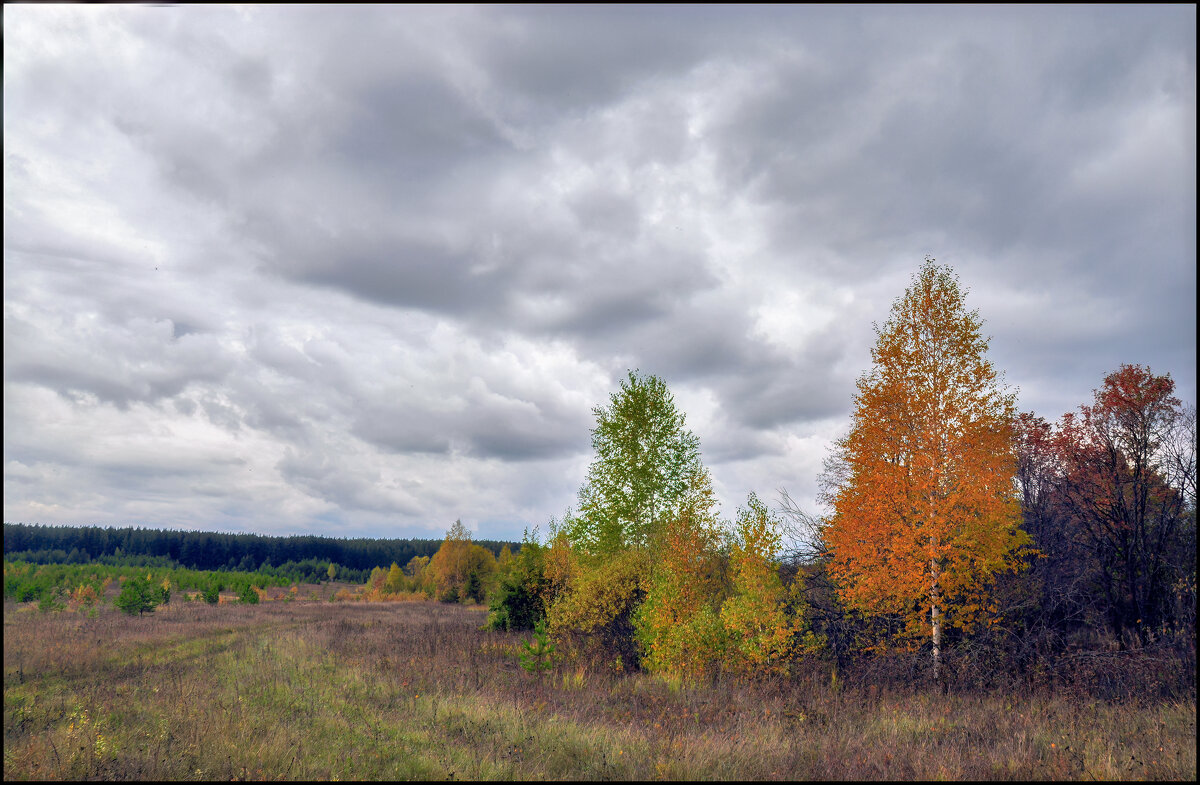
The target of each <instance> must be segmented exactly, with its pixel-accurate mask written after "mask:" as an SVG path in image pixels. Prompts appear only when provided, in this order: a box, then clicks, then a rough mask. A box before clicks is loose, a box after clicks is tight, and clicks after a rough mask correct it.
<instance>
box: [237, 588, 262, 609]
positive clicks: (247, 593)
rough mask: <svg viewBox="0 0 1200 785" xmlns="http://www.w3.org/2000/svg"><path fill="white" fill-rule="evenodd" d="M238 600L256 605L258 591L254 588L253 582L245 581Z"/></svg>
mask: <svg viewBox="0 0 1200 785" xmlns="http://www.w3.org/2000/svg"><path fill="white" fill-rule="evenodd" d="M238 600H239V601H240V602H244V603H246V604H247V605H258V591H256V590H255V588H254V584H252V583H247V584H246V585H245V586H244V587H243V588H242V592H241V594H240V595H238Z"/></svg>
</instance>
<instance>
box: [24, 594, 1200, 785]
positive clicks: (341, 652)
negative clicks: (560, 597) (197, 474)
mask: <svg viewBox="0 0 1200 785" xmlns="http://www.w3.org/2000/svg"><path fill="white" fill-rule="evenodd" d="M305 596H306V593H305V592H301V594H300V595H299V600H298V601H295V602H265V603H261V604H259V605H241V604H222V605H216V606H208V605H205V604H203V603H179V602H177V603H172V604H171V605H169V606H165V607H161V608H160V609H159V610H158V612H156V613H154V614H153V615H151V616H146V617H142V618H137V617H130V616H126V615H124V614H122V613H119V612H117V611H116V610H114V609H113V608H112V607H111V606H102V607H101V608H100V610H99V613H98V614H97V615H96V616H94V617H89V616H88V615H87V614H85V613H82V612H73V611H65V612H58V613H40V612H38V611H37V610H36V609H35V608H34V606H33V605H32V604H30V605H26V606H18V605H16V604H14V603H12V602H8V603H6V604H5V607H4V779H5V780H22V779H40V780H67V779H71V780H74V779H106V780H117V779H137V780H156V779H164V780H189V779H194V780H214V779H222V780H233V779H254V780H277V779H284V780H333V779H342V780H351V779H355V780H393V779H470V780H479V779H488V780H491V779H499V780H505V779H519V780H523V779H588V780H595V779H626V780H633V779H714V780H715V779H726V780H768V779H782V780H795V779H898V780H910V779H955V780H958V779H1105V780H1108V779H1139V780H1140V779H1167V780H1170V779H1177V780H1194V779H1195V776H1196V704H1195V698H1194V693H1193V696H1192V697H1191V698H1190V699H1186V700H1178V699H1172V700H1158V699H1153V700H1151V699H1145V700H1136V699H1132V698H1131V699H1130V700H1125V701H1120V702H1114V701H1103V700H1099V699H1094V698H1084V697H1079V696H1073V697H1066V696H1056V695H1053V694H1037V693H1033V694H1027V695H1021V696H1015V695H1005V694H991V693H970V694H955V693H953V692H952V693H951V694H948V695H942V694H936V693H931V692H930V691H928V690H927V689H921V688H916V687H905V688H888V687H884V688H880V687H879V686H878V685H875V684H855V683H848V684H844V683H840V682H838V681H836V680H833V679H831V674H830V670H829V668H828V666H818V665H814V667H813V668H811V669H810V670H809V671H808V672H807V673H806V675H804V676H801V677H793V678H790V679H786V680H784V679H780V680H776V681H770V682H760V683H744V682H735V681H729V682H717V683H715V684H709V685H705V686H703V687H697V688H686V687H685V688H682V689H672V688H671V687H670V686H668V685H666V684H664V683H663V682H662V681H660V680H657V679H654V678H652V677H649V676H646V675H644V674H624V673H618V672H616V671H615V670H614V669H612V668H611V667H607V666H604V665H602V664H597V663H585V662H562V663H560V664H559V665H558V666H557V667H556V669H555V670H553V671H551V672H550V673H548V674H546V675H545V676H544V677H543V678H541V679H539V677H538V676H535V675H532V674H530V673H527V672H526V671H524V670H523V669H522V668H521V667H520V665H519V664H518V661H517V658H516V651H517V648H518V646H519V645H520V643H521V641H523V640H525V639H526V638H527V637H528V636H522V635H518V634H509V633H499V632H491V631H483V630H481V629H480V625H481V624H482V623H483V620H484V618H485V611H484V609H482V608H479V607H475V608H471V607H463V606H458V605H442V604H437V603H415V602H408V603H330V602H316V601H311V602H309V601H305ZM1134 697H1136V696H1134Z"/></svg>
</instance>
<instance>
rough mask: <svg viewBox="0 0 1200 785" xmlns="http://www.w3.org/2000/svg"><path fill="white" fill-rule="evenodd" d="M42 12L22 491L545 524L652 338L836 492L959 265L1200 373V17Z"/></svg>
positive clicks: (32, 116)
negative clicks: (876, 403)
mask: <svg viewBox="0 0 1200 785" xmlns="http://www.w3.org/2000/svg"><path fill="white" fill-rule="evenodd" d="M5 17H6V19H5V21H6V31H5V32H6V36H5V39H6V40H5V44H6V46H5V55H4V57H5V63H4V66H5V89H4V117H5V120H4V136H5V153H4V155H5V161H4V189H5V207H4V374H5V375H4V385H5V387H4V461H5V480H4V482H5V493H4V507H5V510H4V513H5V520H9V521H26V522H41V523H70V524H88V523H99V524H121V525H127V524H140V525H147V526H157V527H181V528H196V529H220V530H230V531H256V532H263V533H275V534H283V533H301V532H319V533H325V534H332V535H335V536H351V535H354V536H358V535H366V536H438V535H440V534H441V533H442V532H444V531H445V529H446V528H447V527H448V525H449V524H450V523H451V522H453V521H454V520H455V519H456V518H461V519H462V520H463V521H464V523H466V524H467V525H468V526H470V527H471V528H474V529H476V530H477V531H479V532H480V534H481V535H482V536H488V537H500V538H519V537H520V535H521V532H522V530H523V528H524V527H525V526H527V525H528V526H532V525H534V524H544V523H545V521H546V520H547V519H548V518H549V517H550V516H552V515H560V514H561V513H562V512H563V510H564V509H565V508H566V507H567V506H569V505H571V504H572V503H573V502H574V499H575V492H576V491H577V489H578V487H579V485H580V483H581V482H582V480H583V478H584V475H585V472H586V468H587V464H588V462H589V459H590V436H589V429H590V427H591V426H592V424H593V417H592V414H591V409H592V407H594V406H597V405H603V404H605V403H606V402H607V400H608V396H609V395H610V394H611V393H612V392H613V391H614V390H615V389H616V385H617V380H618V379H619V378H621V377H622V376H623V375H624V373H625V371H626V369H629V368H640V369H641V370H643V371H646V372H651V373H656V374H658V375H660V376H662V377H664V378H665V379H666V380H667V382H668V384H669V385H670V387H671V389H672V390H673V391H674V392H675V394H676V397H677V401H678V403H679V404H680V406H681V407H682V408H683V409H684V411H685V412H686V413H687V416H688V424H689V425H690V426H691V427H692V429H693V430H695V431H696V433H697V434H698V435H699V436H700V439H701V445H702V449H703V452H704V457H705V460H706V462H707V463H708V465H709V466H710V468H711V469H712V470H713V474H714V479H715V484H716V487H717V489H718V492H719V495H720V497H721V500H722V503H723V508H724V512H725V514H726V515H732V514H733V511H734V508H735V507H736V505H737V504H739V503H741V502H743V501H744V499H745V496H746V494H747V493H748V492H750V491H756V492H758V493H759V494H760V495H762V496H764V497H765V498H772V497H774V495H775V491H776V489H778V488H780V487H786V488H788V490H789V492H791V494H792V495H793V496H794V497H796V498H797V499H801V500H805V501H808V502H809V503H811V501H812V499H813V496H814V494H815V489H816V480H817V475H818V474H819V472H820V467H821V461H822V459H823V457H824V455H825V451H826V449H827V447H828V444H829V442H830V440H831V439H832V438H834V437H835V436H836V435H837V434H839V433H840V432H841V431H842V430H843V429H844V428H845V427H846V425H847V423H848V417H849V413H850V409H851V404H852V401H851V396H852V393H853V389H854V380H855V378H856V377H857V376H858V375H859V374H861V373H862V372H864V371H865V370H866V369H867V367H868V366H869V363H870V356H869V348H870V345H871V343H872V341H873V338H874V336H873V333H872V331H871V327H872V323H876V322H877V323H882V322H883V321H884V320H885V319H886V318H887V315H888V309H889V307H890V304H891V302H892V301H893V300H894V299H895V298H897V297H898V296H900V295H901V294H902V293H903V291H904V288H905V286H906V285H907V284H908V282H909V279H910V276H911V275H912V274H913V272H915V270H916V268H917V267H918V265H919V264H920V262H921V261H922V259H923V258H924V257H925V255H926V254H930V255H933V256H935V257H937V258H938V259H939V261H941V262H944V263H948V264H950V265H952V266H953V267H954V269H955V270H956V271H957V272H958V274H959V276H960V279H961V281H962V283H963V284H964V285H965V286H966V287H967V288H968V289H969V290H970V295H969V298H968V302H969V304H970V305H971V306H972V307H975V308H978V309H979V311H980V315H981V316H982V317H983V319H984V321H985V324H986V329H987V330H988V332H989V334H991V335H992V336H993V342H992V352H993V354H992V359H993V360H994V361H995V362H996V364H997V366H998V367H1000V368H1002V369H1004V370H1005V372H1006V380H1007V382H1008V383H1009V384H1010V385H1012V386H1014V387H1018V388H1019V389H1020V405H1021V408H1022V409H1025V410H1034V411H1036V412H1038V413H1039V414H1042V415H1043V416H1046V417H1047V418H1050V419H1054V418H1057V417H1058V416H1059V415H1060V414H1062V413H1063V412H1064V411H1067V410H1071V409H1074V408H1075V407H1076V406H1078V405H1079V404H1081V403H1085V402H1087V400H1088V399H1089V398H1090V393H1091V390H1092V389H1093V388H1095V387H1097V386H1098V385H1099V384H1100V383H1101V381H1102V379H1103V376H1104V375H1105V374H1106V373H1107V372H1109V371H1111V370H1114V369H1115V368H1116V367H1117V366H1118V365H1119V364H1121V363H1125V362H1136V363H1142V364H1148V365H1150V366H1151V368H1152V369H1153V370H1155V371H1156V372H1159V373H1165V372H1169V373H1171V374H1172V376H1173V377H1174V378H1175V380H1176V382H1177V384H1178V388H1179V389H1178V391H1179V393H1180V395H1181V397H1183V398H1185V399H1186V400H1189V401H1194V400H1195V376H1196V366H1195V358H1196V350H1195V347H1196V344H1195V338H1194V336H1195V334H1196V224H1195V215H1196V181H1195V172H1196V143H1195V139H1196V128H1195V119H1196V35H1195V30H1196V25H1195V22H1196V19H1195V8H1194V7H1187V6H1169V7H1152V8H1140V7H1138V8H1134V7H1070V6H1067V7H1052V8H1017V7H1013V8H983V7H975V8H957V9H949V10H946V9H941V8H938V9H932V8H928V9H926V8H905V7H882V8H831V7H803V6H798V7H756V8H752V9H750V10H742V9H740V8H734V7H726V6H717V7H708V6H699V7H691V8H689V7H666V8H663V7H559V8H541V7H503V6H501V7H452V8H442V7H355V8H352V9H344V8H342V7H340V6H339V7H334V6H296V7H286V8H284V7H270V6H262V7H249V6H233V7H228V6H203V7H200V6H196V7H174V8H161V7H151V6H120V7H90V6H89V7H77V6H48V7H43V6H12V7H10V8H9V9H8V11H7V12H6V14H5Z"/></svg>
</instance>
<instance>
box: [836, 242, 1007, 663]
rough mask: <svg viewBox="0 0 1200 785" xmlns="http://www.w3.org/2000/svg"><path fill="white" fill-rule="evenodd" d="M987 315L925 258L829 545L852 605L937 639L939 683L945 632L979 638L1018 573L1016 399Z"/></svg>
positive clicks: (869, 387) (883, 343)
mask: <svg viewBox="0 0 1200 785" xmlns="http://www.w3.org/2000/svg"><path fill="white" fill-rule="evenodd" d="M981 324H982V323H981V321H980V319H979V315H978V312H977V311H967V310H966V307H965V304H964V292H963V291H962V290H960V289H959V286H958V282H957V277H956V276H954V275H953V273H952V272H951V271H950V270H949V268H946V267H942V266H939V265H936V264H934V260H933V259H930V258H926V260H925V264H924V265H922V267H921V269H920V271H919V272H918V274H917V275H916V276H915V277H914V279H913V283H912V285H911V286H910V287H909V289H908V290H907V291H906V292H905V294H904V297H903V298H901V299H899V300H897V301H896V302H895V304H894V305H893V306H892V312H891V316H890V318H889V319H888V321H887V322H886V323H885V324H884V326H883V327H882V328H879V327H876V328H875V332H876V335H877V341H876V344H875V346H874V348H873V349H872V350H871V359H872V362H873V367H872V368H871V370H870V371H869V372H867V373H865V374H864V375H863V376H861V377H860V378H859V380H858V392H857V394H856V395H855V410H854V415H853V420H852V424H851V429H850V432H849V434H848V435H847V436H846V437H845V438H844V439H842V440H841V441H839V442H838V445H837V448H838V454H837V456H836V457H837V458H838V459H840V461H841V463H842V466H843V469H844V471H845V474H844V476H843V477H842V479H841V481H840V482H839V483H838V484H837V485H836V487H835V488H834V489H833V493H832V501H833V507H834V514H833V517H832V520H831V522H830V525H829V527H828V529H827V530H826V533H825V538H826V545H827V547H828V548H829V552H830V558H831V561H830V563H829V569H830V573H831V574H832V576H833V577H834V579H835V580H836V581H837V584H838V587H839V592H840V593H841V596H842V598H843V600H844V601H845V602H846V604H847V605H848V606H849V607H851V608H854V609H856V610H859V611H861V612H864V613H868V614H872V613H890V614H896V615H898V616H900V617H901V618H903V619H904V621H905V622H906V624H907V632H908V634H909V635H911V636H914V637H916V636H921V637H923V636H924V635H925V631H926V630H927V631H928V635H929V638H930V640H931V642H932V646H933V673H934V678H935V679H936V678H937V675H938V666H939V661H940V654H941V647H942V633H943V628H944V627H945V626H946V625H952V626H959V627H968V628H969V627H970V625H971V624H972V623H973V622H974V620H975V619H976V617H977V616H978V614H979V612H980V611H981V610H983V608H984V607H985V605H986V589H987V587H988V585H989V583H990V580H991V577H992V576H993V575H994V574H996V573H997V572H1000V571H1002V570H1005V569H1012V568H1016V566H1017V564H1018V556H1019V554H1020V552H1021V551H1022V549H1023V548H1025V547H1026V545H1027V543H1028V542H1029V538H1028V537H1027V536H1026V535H1025V533H1024V532H1023V531H1022V530H1021V529H1020V528H1019V523H1020V505H1019V501H1018V499H1017V494H1016V487H1015V484H1014V479H1013V478H1014V473H1015V470H1016V457H1015V453H1014V449H1013V432H1012V427H1013V426H1012V423H1013V418H1014V416H1015V411H1016V410H1015V395H1013V394H1010V393H1007V392H1005V391H1004V390H1003V389H1001V388H1000V387H999V386H998V381H997V375H996V371H995V369H994V368H993V367H992V364H991V363H990V362H989V361H988V360H987V359H985V356H984V355H985V353H986V351H987V347H988V339H986V338H984V337H982V336H981V334H980V327H981Z"/></svg>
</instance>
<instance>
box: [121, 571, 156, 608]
mask: <svg viewBox="0 0 1200 785" xmlns="http://www.w3.org/2000/svg"><path fill="white" fill-rule="evenodd" d="M159 597H160V594H159V591H158V588H157V587H155V586H153V585H151V583H150V581H149V580H148V579H146V578H130V579H128V580H126V581H125V584H124V585H123V586H122V587H121V593H120V594H119V595H118V596H117V599H116V600H114V603H113V604H115V605H116V606H117V607H118V608H120V609H121V610H122V611H124V612H125V613H128V614H129V615H130V616H141V615H142V614H143V613H154V609H155V607H157V605H158V600H159Z"/></svg>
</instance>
